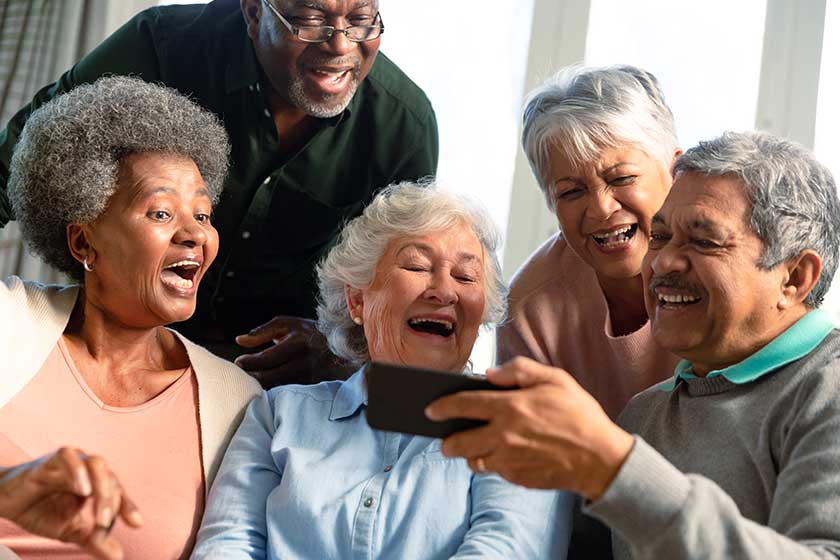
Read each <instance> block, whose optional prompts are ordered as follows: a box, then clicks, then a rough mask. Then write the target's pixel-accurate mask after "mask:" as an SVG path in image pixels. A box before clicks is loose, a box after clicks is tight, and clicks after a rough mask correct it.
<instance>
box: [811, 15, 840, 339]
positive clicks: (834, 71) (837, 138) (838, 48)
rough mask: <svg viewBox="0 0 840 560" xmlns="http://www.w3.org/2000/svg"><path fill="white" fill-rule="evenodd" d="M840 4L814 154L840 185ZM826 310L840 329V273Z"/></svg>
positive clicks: (825, 63)
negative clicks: (839, 102)
mask: <svg viewBox="0 0 840 560" xmlns="http://www.w3.org/2000/svg"><path fill="white" fill-rule="evenodd" d="M838 100H840V2H838V1H837V0H834V1H830V2H826V6H825V28H824V31H823V45H822V62H821V64H820V88H819V95H818V97H817V123H816V130H815V137H814V151H815V152H816V154H817V158H818V159H819V160H820V161H821V162H823V163H824V164H826V165H827V166H828V167H829V169H831V172H832V173H833V174H834V182H835V183H837V182H838V181H840V105H838ZM824 307H825V309H827V310H828V311H830V312H831V314H832V316H833V317H834V322H835V324H837V325H840V273H838V274H835V276H834V283H833V286H832V288H831V290H830V291H829V292H828V295H827V296H826V301H825V305H824Z"/></svg>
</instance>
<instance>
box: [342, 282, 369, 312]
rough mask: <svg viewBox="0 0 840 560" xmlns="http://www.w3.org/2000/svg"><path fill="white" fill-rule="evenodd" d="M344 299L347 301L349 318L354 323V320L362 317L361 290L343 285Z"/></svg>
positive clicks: (363, 307) (362, 300)
mask: <svg viewBox="0 0 840 560" xmlns="http://www.w3.org/2000/svg"><path fill="white" fill-rule="evenodd" d="M344 297H345V298H346V300H347V310H348V311H349V312H350V318H351V319H353V321H355V320H356V318H362V317H364V312H365V298H364V293H363V292H362V290H360V289H359V288H354V287H353V286H351V285H350V284H345V285H344Z"/></svg>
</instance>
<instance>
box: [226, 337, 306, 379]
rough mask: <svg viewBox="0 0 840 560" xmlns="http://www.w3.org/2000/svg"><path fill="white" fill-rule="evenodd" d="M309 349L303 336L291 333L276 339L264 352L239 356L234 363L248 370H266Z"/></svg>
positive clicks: (282, 363) (284, 362)
mask: <svg viewBox="0 0 840 560" xmlns="http://www.w3.org/2000/svg"><path fill="white" fill-rule="evenodd" d="M307 349H308V347H307V345H306V342H305V341H304V340H303V339H302V337H300V336H294V335H289V336H286V337H285V338H281V339H278V340H276V341H275V343H274V346H271V347H270V348H266V349H265V350H263V351H262V352H256V353H254V354H244V355H242V356H239V357H238V358H236V361H235V362H234V363H236V365H238V366H239V367H241V368H242V369H244V370H245V371H248V372H257V371H266V370H271V369H275V368H279V367H281V366H283V365H284V364H286V363H288V362H290V361H291V360H292V358H293V357H295V356H296V355H299V354H301V353H305V352H306V351H307Z"/></svg>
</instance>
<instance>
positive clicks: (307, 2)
mask: <svg viewBox="0 0 840 560" xmlns="http://www.w3.org/2000/svg"><path fill="white" fill-rule="evenodd" d="M367 6H370V2H369V1H368V0H360V1H359V2H356V3H355V4H353V7H352V8H351V11H353V10H358V9H359V8H365V7H367ZM294 7H295V8H309V9H310V10H318V11H319V12H326V11H327V8H326V6H324V5H323V4H322V3H320V2H312V1H311V0H304V1H302V2H295V4H294Z"/></svg>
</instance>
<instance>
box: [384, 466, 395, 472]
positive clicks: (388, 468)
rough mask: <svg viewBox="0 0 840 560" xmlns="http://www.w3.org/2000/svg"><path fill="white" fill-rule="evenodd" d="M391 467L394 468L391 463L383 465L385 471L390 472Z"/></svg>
mask: <svg viewBox="0 0 840 560" xmlns="http://www.w3.org/2000/svg"><path fill="white" fill-rule="evenodd" d="M393 468H394V466H393V465H388V466H387V467H385V472H391V469H393Z"/></svg>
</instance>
